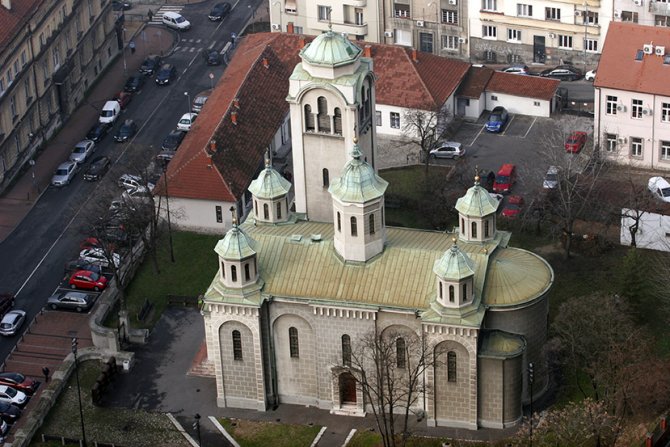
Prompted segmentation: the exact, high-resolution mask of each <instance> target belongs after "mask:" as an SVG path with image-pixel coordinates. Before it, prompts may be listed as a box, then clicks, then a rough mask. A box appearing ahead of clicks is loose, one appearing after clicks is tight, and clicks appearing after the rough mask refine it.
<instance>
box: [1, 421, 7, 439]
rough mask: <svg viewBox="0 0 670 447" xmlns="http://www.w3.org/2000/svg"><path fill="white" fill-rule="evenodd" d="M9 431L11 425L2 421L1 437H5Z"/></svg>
mask: <svg viewBox="0 0 670 447" xmlns="http://www.w3.org/2000/svg"><path fill="white" fill-rule="evenodd" d="M8 431H9V424H8V423H7V421H4V420H2V419H0V435H2V436H5V435H6V434H7V432H8Z"/></svg>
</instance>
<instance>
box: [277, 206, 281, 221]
mask: <svg viewBox="0 0 670 447" xmlns="http://www.w3.org/2000/svg"><path fill="white" fill-rule="evenodd" d="M277 219H281V202H277Z"/></svg>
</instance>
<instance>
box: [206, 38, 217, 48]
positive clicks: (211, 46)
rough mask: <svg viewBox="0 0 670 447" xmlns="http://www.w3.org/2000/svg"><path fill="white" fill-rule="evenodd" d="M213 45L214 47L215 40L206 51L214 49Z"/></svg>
mask: <svg viewBox="0 0 670 447" xmlns="http://www.w3.org/2000/svg"><path fill="white" fill-rule="evenodd" d="M214 45H216V40H215V41H214V42H212V43H211V44H209V46H208V47H207V49H208V50H211V49H212V48H214Z"/></svg>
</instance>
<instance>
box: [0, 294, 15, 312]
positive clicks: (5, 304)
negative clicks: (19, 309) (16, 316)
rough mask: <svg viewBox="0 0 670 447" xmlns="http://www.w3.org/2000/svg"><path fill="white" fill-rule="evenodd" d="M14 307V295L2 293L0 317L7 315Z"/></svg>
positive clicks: (0, 296)
mask: <svg viewBox="0 0 670 447" xmlns="http://www.w3.org/2000/svg"><path fill="white" fill-rule="evenodd" d="M12 307H14V295H13V294H11V293H0V315H4V314H6V313H7V312H8V311H9V310H10V309H11V308H12Z"/></svg>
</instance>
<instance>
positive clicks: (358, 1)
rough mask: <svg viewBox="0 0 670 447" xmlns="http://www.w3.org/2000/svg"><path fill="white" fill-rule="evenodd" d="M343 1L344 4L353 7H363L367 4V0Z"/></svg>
mask: <svg viewBox="0 0 670 447" xmlns="http://www.w3.org/2000/svg"><path fill="white" fill-rule="evenodd" d="M344 3H345V5H347V6H353V7H354V8H363V7H365V6H367V4H368V2H367V0H345V1H344Z"/></svg>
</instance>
